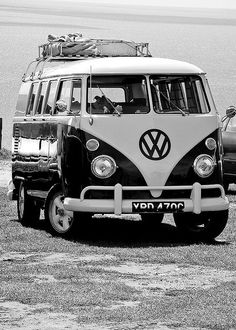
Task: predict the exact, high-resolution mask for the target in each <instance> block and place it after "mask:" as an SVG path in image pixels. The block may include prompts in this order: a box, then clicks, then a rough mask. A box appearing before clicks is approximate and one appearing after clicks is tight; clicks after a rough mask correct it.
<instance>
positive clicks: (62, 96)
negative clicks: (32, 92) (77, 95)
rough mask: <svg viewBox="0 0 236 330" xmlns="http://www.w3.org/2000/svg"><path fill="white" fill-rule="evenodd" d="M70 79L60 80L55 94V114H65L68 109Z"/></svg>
mask: <svg viewBox="0 0 236 330" xmlns="http://www.w3.org/2000/svg"><path fill="white" fill-rule="evenodd" d="M71 85H72V81H71V80H64V81H61V82H60V85H59V91H58V95H57V102H56V107H55V114H58V115H61V114H67V113H68V111H70V105H71Z"/></svg>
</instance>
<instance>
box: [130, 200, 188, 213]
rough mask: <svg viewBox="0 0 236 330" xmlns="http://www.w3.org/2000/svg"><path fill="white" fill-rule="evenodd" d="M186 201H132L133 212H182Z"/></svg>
mask: <svg viewBox="0 0 236 330" xmlns="http://www.w3.org/2000/svg"><path fill="white" fill-rule="evenodd" d="M183 209H184V202H132V212H134V213H142V212H153V213H154V212H161V213H162V212H163V213H167V212H169V213H172V212H181V211H182V210H183Z"/></svg>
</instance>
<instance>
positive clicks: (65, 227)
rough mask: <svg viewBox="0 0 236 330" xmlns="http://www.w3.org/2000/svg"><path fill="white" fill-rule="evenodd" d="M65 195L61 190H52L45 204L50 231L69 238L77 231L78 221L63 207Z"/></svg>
mask: <svg viewBox="0 0 236 330" xmlns="http://www.w3.org/2000/svg"><path fill="white" fill-rule="evenodd" d="M63 199H64V197H63V194H62V192H61V191H60V190H57V189H54V190H52V191H51V192H50V193H49V195H48V197H47V199H46V203H45V220H46V222H47V226H48V230H49V231H50V232H51V233H52V234H53V235H58V236H65V237H66V236H69V235H70V234H71V233H72V232H73V231H74V229H75V226H76V221H75V219H74V216H73V212H72V211H67V210H66V209H65V208H64V205H63Z"/></svg>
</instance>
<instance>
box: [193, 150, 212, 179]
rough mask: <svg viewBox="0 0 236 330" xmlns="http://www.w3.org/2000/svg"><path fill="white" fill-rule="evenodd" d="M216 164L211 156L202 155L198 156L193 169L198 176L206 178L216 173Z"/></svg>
mask: <svg viewBox="0 0 236 330" xmlns="http://www.w3.org/2000/svg"><path fill="white" fill-rule="evenodd" d="M214 167H215V162H214V160H213V158H212V157H211V156H209V155H200V156H198V157H197V158H196V159H195V161H194V163H193V169H194V171H195V173H197V175H199V176H200V177H201V178H206V177H208V176H210V175H211V174H212V172H213V171H214Z"/></svg>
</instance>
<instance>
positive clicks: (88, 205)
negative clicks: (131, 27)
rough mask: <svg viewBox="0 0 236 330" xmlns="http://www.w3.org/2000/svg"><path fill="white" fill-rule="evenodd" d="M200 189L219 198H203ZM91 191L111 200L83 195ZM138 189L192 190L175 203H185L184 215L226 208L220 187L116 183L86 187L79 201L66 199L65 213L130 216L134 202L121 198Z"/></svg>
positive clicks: (226, 203) (227, 204) (222, 190)
mask: <svg viewBox="0 0 236 330" xmlns="http://www.w3.org/2000/svg"><path fill="white" fill-rule="evenodd" d="M203 189H219V190H220V193H221V196H220V197H212V198H202V196H201V192H202V190H203ZM90 190H101V191H106V190H113V191H114V199H86V198H85V194H86V193H87V192H88V191H90ZM137 190H142V191H143V190H149V191H150V190H159V191H162V190H191V195H190V198H189V199H175V200H174V201H175V202H176V201H180V202H184V204H185V207H184V209H183V210H182V211H183V212H193V213H195V214H200V213H201V212H206V211H222V210H227V209H228V207H229V201H228V198H227V197H226V196H225V192H224V188H223V187H222V186H221V185H220V184H211V185H201V184H200V183H198V182H195V183H194V184H193V185H189V186H151V187H150V186H149V187H148V186H134V187H131V186H122V185H121V184H119V183H118V184H116V185H115V186H88V187H86V188H84V189H83V190H82V192H81V195H80V199H78V198H70V197H66V198H65V200H64V206H65V208H66V209H67V210H69V211H73V212H91V213H113V214H116V215H121V214H122V213H132V202H137V200H132V199H123V198H122V193H123V191H137ZM138 201H139V202H155V201H157V202H162V201H163V202H172V200H171V199H152V200H147V199H143V200H138Z"/></svg>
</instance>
